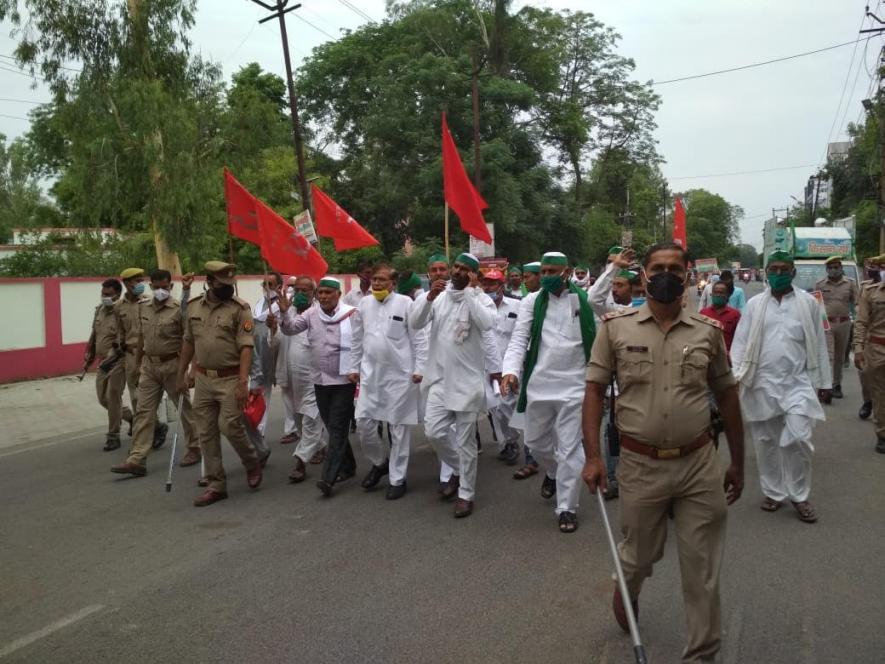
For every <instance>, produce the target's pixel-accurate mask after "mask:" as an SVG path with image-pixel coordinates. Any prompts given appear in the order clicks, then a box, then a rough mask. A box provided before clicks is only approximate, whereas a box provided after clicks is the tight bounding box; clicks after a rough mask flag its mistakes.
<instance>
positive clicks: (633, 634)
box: [596, 488, 648, 664]
mask: <svg viewBox="0 0 885 664" xmlns="http://www.w3.org/2000/svg"><path fill="white" fill-rule="evenodd" d="M596 498H597V499H598V502H599V511H600V512H601V513H602V524H603V525H604V526H605V534H606V535H608V545H609V548H610V549H611V552H612V559H613V560H614V561H615V572H616V573H617V575H618V587H619V588H620V589H621V598H622V599H623V600H624V610H625V612H626V613H627V624H628V625H629V626H630V639H631V640H632V641H633V655H634V656H635V657H636V664H648V659H646V656H645V646H643V645H642V639H640V638H639V626H638V625H637V624H636V616H635V615H634V614H633V603H632V602H631V601H630V591H629V590H627V581H626V579H624V569H623V568H622V567H621V558H620V557H619V556H618V548H617V546H616V545H615V536H614V535H613V534H612V526H611V524H610V523H609V521H608V513H607V512H606V511H605V500H604V499H603V497H602V491H600V490H599V489H598V488H597V489H596Z"/></svg>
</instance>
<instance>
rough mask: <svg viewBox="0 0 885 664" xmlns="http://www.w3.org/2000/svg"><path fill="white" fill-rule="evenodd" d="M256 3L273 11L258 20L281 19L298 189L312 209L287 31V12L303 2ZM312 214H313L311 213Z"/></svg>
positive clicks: (261, 21) (287, 0)
mask: <svg viewBox="0 0 885 664" xmlns="http://www.w3.org/2000/svg"><path fill="white" fill-rule="evenodd" d="M252 2H254V3H255V4H256V5H260V6H261V7H264V8H265V9H266V10H268V11H270V12H273V13H272V14H271V15H270V16H265V17H264V18H263V19H261V20H260V21H258V22H259V23H266V22H267V21H271V20H273V19H275V18H276V19H279V21H280V38H281V39H282V41H283V60H284V61H285V63H286V85H287V86H288V88H289V113H290V115H291V117H292V141H293V143H294V144H295V161H296V163H297V164H298V189H299V191H300V193H301V204H302V205H303V206H304V209H305V210H311V213H312V206H311V200H310V190H309V189H308V186H307V174H306V169H305V166H304V143H303V142H302V140H301V120H300V119H299V117H298V97H296V95H295V79H294V77H293V76H292V60H291V58H290V57H289V35H288V33H287V32H286V14H288V13H289V12H291V11H295V10H296V9H298V8H299V7H301V3H298V4H297V5H292V6H291V7H287V5H288V4H289V0H277V2H276V4H275V5H269V4H267V3H265V2H262V1H261V0H252ZM311 216H313V215H312V214H311Z"/></svg>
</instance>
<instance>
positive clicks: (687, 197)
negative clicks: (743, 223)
mask: <svg viewBox="0 0 885 664" xmlns="http://www.w3.org/2000/svg"><path fill="white" fill-rule="evenodd" d="M683 200H684V201H685V203H686V215H685V222H686V233H687V236H688V249H689V251H690V252H691V255H692V256H693V257H694V258H717V259H718V260H719V263H720V264H726V263H728V262H729V261H731V260H733V259H735V258H736V257H737V255H738V253H737V247H735V243H736V241H737V238H738V219H740V218H741V217H743V216H744V213H743V210H742V209H741V208H740V207H739V206H737V205H731V204H730V203H729V202H728V201H726V200H725V199H724V198H722V196H719V195H718V194H713V193H711V192H709V191H707V190H705V189H692V190H690V191H687V192H686V193H685V194H683Z"/></svg>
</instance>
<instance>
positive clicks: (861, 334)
mask: <svg viewBox="0 0 885 664" xmlns="http://www.w3.org/2000/svg"><path fill="white" fill-rule="evenodd" d="M883 261H885V255H882V256H877V257H876V258H874V259H871V260H870V262H871V263H875V264H882V263H883ZM853 345H854V365H855V366H856V367H857V368H858V370H860V371H862V372H863V377H864V380H865V381H866V383H867V387H868V388H869V390H870V397H871V399H872V402H873V404H872V405H873V420H874V422H875V425H876V451H877V452H879V453H880V454H885V283H883V282H882V281H881V280H880V281H879V282H877V283H871V284H870V285H868V286H866V287H865V288H864V291H863V296H862V297H861V298H860V304H859V305H858V308H857V320H855V321H854V341H853Z"/></svg>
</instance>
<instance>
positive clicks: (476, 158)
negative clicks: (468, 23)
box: [472, 51, 482, 193]
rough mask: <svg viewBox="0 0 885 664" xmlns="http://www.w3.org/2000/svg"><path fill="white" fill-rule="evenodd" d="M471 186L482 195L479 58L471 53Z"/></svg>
mask: <svg viewBox="0 0 885 664" xmlns="http://www.w3.org/2000/svg"><path fill="white" fill-rule="evenodd" d="M472 78H473V81H472V97H473V185H474V186H475V187H476V190H477V191H478V192H480V193H482V174H481V172H480V169H481V167H482V153H481V152H480V149H479V148H480V146H479V57H478V56H477V54H476V51H474V52H473V77H472Z"/></svg>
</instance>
